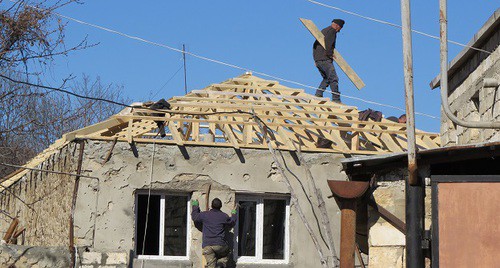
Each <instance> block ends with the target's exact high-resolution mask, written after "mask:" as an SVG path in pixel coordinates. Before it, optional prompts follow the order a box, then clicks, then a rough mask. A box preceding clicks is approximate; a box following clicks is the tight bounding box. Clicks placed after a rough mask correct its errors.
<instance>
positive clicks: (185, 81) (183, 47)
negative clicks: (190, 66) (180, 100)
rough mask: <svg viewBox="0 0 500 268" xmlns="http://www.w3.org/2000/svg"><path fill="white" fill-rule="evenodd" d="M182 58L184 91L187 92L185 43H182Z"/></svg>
mask: <svg viewBox="0 0 500 268" xmlns="http://www.w3.org/2000/svg"><path fill="white" fill-rule="evenodd" d="M182 58H183V60H184V93H185V94H187V93H188V91H187V90H188V89H187V73H186V45H185V44H182Z"/></svg>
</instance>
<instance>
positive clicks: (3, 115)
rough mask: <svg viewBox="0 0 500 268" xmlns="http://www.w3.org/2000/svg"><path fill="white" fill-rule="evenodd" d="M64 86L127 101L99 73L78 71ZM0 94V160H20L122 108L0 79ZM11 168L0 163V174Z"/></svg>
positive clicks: (17, 162)
mask: <svg viewBox="0 0 500 268" xmlns="http://www.w3.org/2000/svg"><path fill="white" fill-rule="evenodd" d="M68 87H69V88H71V90H72V91H73V92H74V93H76V94H79V95H84V96H92V97H94V98H101V99H108V100H114V101H117V102H121V103H130V100H128V99H126V98H124V97H122V95H123V94H122V90H123V88H122V87H121V86H118V85H113V84H104V83H103V82H102V81H101V79H100V77H96V78H94V79H92V78H90V77H89V76H87V75H82V79H80V80H75V81H71V82H70V85H68ZM5 89H15V90H16V94H6V93H4V92H5V91H6V90H5ZM2 94H3V95H4V96H3V97H2V98H0V163H10V164H23V163H24V162H26V161H27V160H29V159H31V158H32V157H33V156H35V155H36V154H37V153H38V152H40V151H42V150H43V149H45V148H47V147H48V146H49V145H50V144H52V143H53V142H54V141H55V140H56V139H59V138H61V136H62V135H63V134H65V133H67V132H70V131H73V130H76V129H79V128H82V127H85V126H88V125H91V124H95V123H98V122H100V121H103V120H105V119H107V118H108V117H109V116H111V115H113V114H116V113H118V112H119V111H120V110H121V109H122V108H123V107H120V106H117V105H114V104H111V103H106V102H101V101H96V100H92V99H82V98H76V97H74V96H71V95H67V94H64V93H61V92H58V91H47V90H46V89H39V88H36V87H31V86H27V85H24V84H19V83H15V82H11V81H5V80H0V96H1V95H2ZM11 171H13V170H12V169H10V168H7V167H3V166H0V177H3V176H4V175H6V174H7V173H9V172H11Z"/></svg>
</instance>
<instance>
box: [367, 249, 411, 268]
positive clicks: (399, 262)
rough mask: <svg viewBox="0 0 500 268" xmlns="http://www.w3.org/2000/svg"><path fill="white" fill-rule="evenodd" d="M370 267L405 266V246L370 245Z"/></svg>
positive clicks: (398, 267) (389, 267) (396, 267)
mask: <svg viewBox="0 0 500 268" xmlns="http://www.w3.org/2000/svg"><path fill="white" fill-rule="evenodd" d="M368 257H369V260H368V263H369V265H370V268H403V267H404V266H403V264H404V247H370V255H369V256H368Z"/></svg>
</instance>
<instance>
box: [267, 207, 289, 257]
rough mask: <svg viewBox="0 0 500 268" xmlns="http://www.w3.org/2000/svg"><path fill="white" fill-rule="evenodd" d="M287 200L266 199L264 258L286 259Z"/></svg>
mask: <svg viewBox="0 0 500 268" xmlns="http://www.w3.org/2000/svg"><path fill="white" fill-rule="evenodd" d="M285 214H286V201H285V200H272V199H269V200H264V226H263V229H264V230H263V231H264V233H263V244H262V247H263V250H262V257H263V258H264V259H284V246H285Z"/></svg>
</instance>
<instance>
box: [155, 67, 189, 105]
mask: <svg viewBox="0 0 500 268" xmlns="http://www.w3.org/2000/svg"><path fill="white" fill-rule="evenodd" d="M183 67H184V64H183V65H181V67H179V69H177V71H175V73H174V74H173V75H172V76H171V77H170V78H169V79H168V80H167V82H165V84H163V86H161V87H160V89H158V91H156V93H155V94H154V95H153V96H152V97H151V99H154V98H155V97H156V95H158V93H160V91H161V90H162V89H163V88H164V87H165V86H166V85H167V84H168V83H169V82H170V81H171V80H172V79H174V77H175V76H176V75H177V74H178V73H179V71H180V70H181V69H182V68H183Z"/></svg>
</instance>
